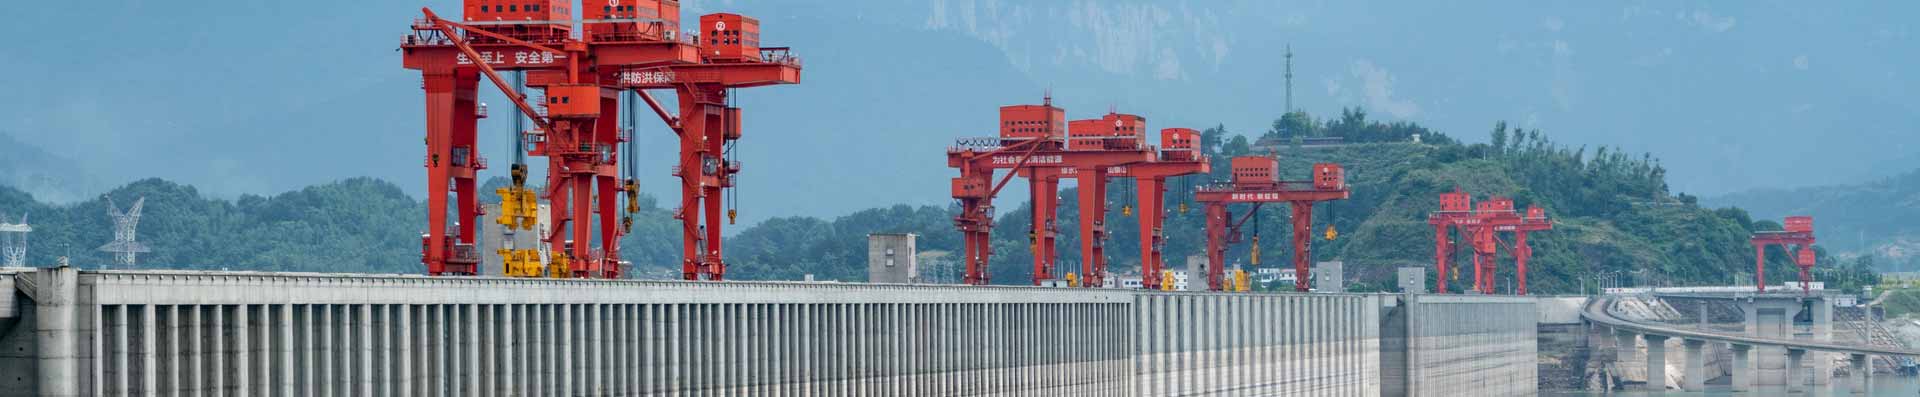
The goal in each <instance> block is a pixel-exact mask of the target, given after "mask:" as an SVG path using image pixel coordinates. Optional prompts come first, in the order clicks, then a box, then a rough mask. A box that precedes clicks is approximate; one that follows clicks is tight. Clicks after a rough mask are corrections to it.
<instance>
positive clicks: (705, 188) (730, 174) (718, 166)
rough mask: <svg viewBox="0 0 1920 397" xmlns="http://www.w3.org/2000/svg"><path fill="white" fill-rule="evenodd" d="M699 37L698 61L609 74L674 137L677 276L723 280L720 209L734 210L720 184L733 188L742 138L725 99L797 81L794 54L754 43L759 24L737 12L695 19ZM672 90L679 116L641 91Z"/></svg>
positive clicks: (735, 111)
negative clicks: (740, 92)
mask: <svg viewBox="0 0 1920 397" xmlns="http://www.w3.org/2000/svg"><path fill="white" fill-rule="evenodd" d="M700 26H701V27H702V29H705V30H704V31H703V32H702V34H704V35H705V36H704V37H705V38H701V39H696V40H698V41H699V42H700V45H701V46H702V47H701V53H700V55H701V58H702V62H701V63H699V64H674V65H664V66H644V65H630V66H628V67H626V68H625V69H622V70H620V71H619V72H618V74H617V75H616V76H614V81H615V85H616V86H617V87H620V88H623V89H633V90H637V91H639V94H640V98H641V99H643V100H645V101H646V103H647V106H648V107H650V108H652V109H653V111H654V113H655V114H657V115H659V116H660V119H661V120H662V121H664V122H666V123H667V125H668V126H669V127H671V128H672V129H673V131H674V133H675V134H677V135H679V137H680V162H679V164H678V165H676V166H674V169H673V174H674V176H677V177H679V178H680V208H679V209H678V210H677V211H675V212H674V217H675V218H678V219H680V224H681V235H682V237H683V238H684V240H683V241H684V243H683V245H682V251H683V253H684V254H685V259H684V260H683V261H682V262H681V273H682V277H684V278H685V279H687V280H700V279H702V278H703V277H704V278H705V279H707V280H721V279H724V278H725V275H726V272H727V263H726V261H725V260H724V259H723V258H722V252H723V251H722V250H721V241H720V231H721V230H720V229H721V221H720V218H721V216H722V211H721V210H722V209H725V213H724V215H725V217H726V222H727V223H729V224H730V223H733V220H734V217H735V216H737V215H738V212H737V209H735V208H729V207H726V205H725V204H726V201H725V197H724V196H723V195H724V194H735V195H736V197H737V193H732V192H723V190H725V189H728V188H732V187H734V186H735V182H736V181H735V179H734V175H735V174H738V173H740V164H741V162H740V158H739V155H738V152H735V149H736V148H737V147H738V142H737V141H738V140H739V139H740V137H741V123H740V120H741V117H740V114H741V111H740V108H739V107H737V106H733V105H732V104H731V102H729V99H730V98H731V97H732V93H733V90H734V89H738V88H750V87H762V86H769V85H779V84H797V83H799V82H800V59H799V58H798V57H795V56H793V55H792V54H791V53H790V52H789V50H788V49H787V48H786V47H760V22H759V21H758V20H755V19H753V18H749V17H745V16H741V15H736V14H710V15H706V16H702V17H700ZM650 89H671V90H673V91H674V95H675V97H677V98H679V100H680V106H679V112H678V113H677V114H669V113H667V110H666V108H665V107H663V106H662V105H661V104H660V103H659V102H658V101H656V100H654V99H653V97H652V96H650V95H648V94H647V93H646V92H645V90H650ZM703 219H704V222H703V221H702V220H703Z"/></svg>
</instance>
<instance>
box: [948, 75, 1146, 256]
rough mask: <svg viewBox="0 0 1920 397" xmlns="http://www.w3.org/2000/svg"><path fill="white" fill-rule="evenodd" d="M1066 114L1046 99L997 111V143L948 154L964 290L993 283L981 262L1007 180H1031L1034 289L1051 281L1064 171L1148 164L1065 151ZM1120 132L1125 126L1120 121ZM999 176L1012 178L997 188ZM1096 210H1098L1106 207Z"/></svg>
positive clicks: (1123, 154)
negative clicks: (954, 172) (996, 200)
mask: <svg viewBox="0 0 1920 397" xmlns="http://www.w3.org/2000/svg"><path fill="white" fill-rule="evenodd" d="M1065 115H1066V111H1065V110H1062V109H1060V108H1057V107H1054V106H1053V100H1052V98H1050V97H1049V98H1047V99H1046V101H1045V102H1044V103H1043V104H1040V105H1014V106H1003V107H1001V108H1000V136H999V137H997V138H965V139H961V140H960V141H959V144H958V145H955V146H953V147H949V148H947V166H949V167H954V168H957V169H959V170H960V177H957V178H954V179H953V198H954V199H956V200H959V201H960V204H961V213H960V215H958V216H956V217H955V218H954V225H955V226H957V227H958V228H959V229H960V232H961V234H962V240H963V242H964V244H963V245H964V247H965V252H964V255H965V258H964V260H965V261H966V264H967V273H966V276H965V278H964V280H965V282H966V283H968V284H975V285H983V284H987V283H989V282H990V281H991V278H990V277H989V275H988V274H987V263H988V262H987V260H988V257H990V256H991V255H992V240H991V234H992V230H993V217H994V213H993V198H994V197H995V196H996V195H998V194H999V192H1000V189H1002V188H1004V187H1006V184H1007V182H1009V181H1011V179H1012V177H1013V176H1015V175H1019V176H1025V177H1027V178H1028V179H1029V180H1031V181H1032V182H1031V183H1032V189H1030V193H1031V195H1032V200H1033V201H1032V204H1033V213H1034V215H1033V225H1032V228H1031V229H1030V231H1029V232H1028V242H1029V244H1031V248H1032V250H1033V253H1034V258H1033V261H1034V264H1033V267H1034V269H1033V283H1034V284H1035V285H1038V284H1040V283H1041V282H1043V281H1046V280H1051V279H1054V278H1055V276H1054V274H1055V273H1054V270H1055V269H1054V261H1055V260H1056V259H1057V254H1056V253H1055V251H1054V249H1055V247H1054V238H1055V237H1054V235H1055V234H1056V230H1055V225H1054V223H1055V219H1054V210H1055V209H1056V208H1057V206H1058V202H1057V198H1058V195H1059V190H1058V187H1059V178H1060V177H1061V176H1062V175H1065V174H1068V172H1069V170H1081V169H1087V170H1093V169H1099V170H1106V169H1107V168H1108V167H1113V166H1120V165H1127V164H1134V163H1140V162H1148V161H1152V160H1153V158H1154V153H1153V148H1152V147H1149V146H1140V147H1137V148H1135V149H1131V150H1125V149H1123V150H1071V149H1069V148H1068V146H1067V140H1066V139H1064V138H1065V135H1066V132H1067V131H1066V127H1067V123H1066V120H1065V119H1066V117H1065ZM1109 116H1110V117H1115V118H1122V117H1124V118H1131V119H1134V120H1136V121H1137V122H1138V123H1140V125H1142V127H1141V128H1144V121H1145V120H1144V119H1139V117H1138V116H1131V115H1117V114H1116V115H1109ZM1122 125H1123V126H1127V125H1129V124H1127V122H1126V121H1124V120H1122ZM1084 139H1094V138H1084ZM1099 139H1100V140H1105V139H1106V138H1099ZM1000 169H1009V170H1012V172H1010V173H1009V174H1008V175H1007V176H1006V177H1005V178H1002V179H1001V180H1000V181H999V182H998V183H996V182H994V181H993V179H994V172H995V171H996V170H1000ZM1099 174H1100V175H1101V176H1100V177H1099V178H1096V179H1102V180H1101V181H1100V184H1102V185H1104V171H1102V172H1100V173H1099ZM1077 176H1078V175H1076V177H1077ZM1087 188H1088V187H1084V186H1083V187H1082V189H1087ZM1096 197H1099V196H1096ZM1102 202H1104V201H1102ZM1097 207H1100V208H1104V205H1100V206H1097Z"/></svg>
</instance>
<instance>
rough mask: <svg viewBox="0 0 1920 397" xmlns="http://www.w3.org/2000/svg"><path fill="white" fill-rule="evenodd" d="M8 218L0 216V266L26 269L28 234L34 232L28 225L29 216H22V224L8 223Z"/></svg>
mask: <svg viewBox="0 0 1920 397" xmlns="http://www.w3.org/2000/svg"><path fill="white" fill-rule="evenodd" d="M8 222H9V221H8V220H7V216H6V215H4V214H0V266H6V267H24V266H26V265H27V233H30V232H33V226H30V225H27V215H25V214H22V215H20V223H8Z"/></svg>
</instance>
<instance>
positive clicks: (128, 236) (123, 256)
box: [100, 197, 152, 266]
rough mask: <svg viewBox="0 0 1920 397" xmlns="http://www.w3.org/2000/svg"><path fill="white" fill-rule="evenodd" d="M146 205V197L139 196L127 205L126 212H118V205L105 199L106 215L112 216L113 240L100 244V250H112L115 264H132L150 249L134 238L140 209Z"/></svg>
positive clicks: (109, 199) (138, 225)
mask: <svg viewBox="0 0 1920 397" xmlns="http://www.w3.org/2000/svg"><path fill="white" fill-rule="evenodd" d="M146 205H147V198H146V197H141V198H140V199H138V200H134V201H133V206H132V207H127V211H126V212H120V208H119V206H116V205H114V204H113V199H112V198H108V199H107V216H109V217H112V218H113V241H112V242H108V243H107V244H106V245H102V246H100V250H101V251H106V252H112V253H113V262H114V263H115V264H118V265H120V266H133V265H134V264H136V263H137V262H138V259H139V258H138V255H139V254H140V253H142V252H151V251H152V250H150V249H148V248H147V245H146V244H142V243H140V242H139V241H136V240H135V238H134V237H135V233H134V232H135V230H136V228H139V227H140V211H141V209H143V208H144V207H146Z"/></svg>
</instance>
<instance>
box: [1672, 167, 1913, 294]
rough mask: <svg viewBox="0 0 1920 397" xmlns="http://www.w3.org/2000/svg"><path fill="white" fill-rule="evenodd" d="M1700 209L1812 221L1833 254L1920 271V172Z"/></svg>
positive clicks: (1767, 193) (1743, 197)
mask: <svg viewBox="0 0 1920 397" xmlns="http://www.w3.org/2000/svg"><path fill="white" fill-rule="evenodd" d="M1701 204H1705V205H1715V206H1724V205H1732V206H1739V207H1741V208H1745V209H1746V210H1747V212H1748V213H1750V214H1752V215H1753V217H1754V218H1756V219H1771V220H1775V221H1776V222H1777V221H1778V220H1780V219H1781V218H1784V217H1787V216H1791V215H1809V216H1813V225H1814V231H1815V232H1816V236H1815V237H1816V238H1818V239H1819V244H1820V245H1821V246H1825V247H1827V249H1828V250H1831V251H1836V252H1844V253H1850V254H1864V253H1871V254H1874V255H1876V256H1879V257H1882V258H1887V259H1891V260H1893V261H1894V262H1893V263H1896V264H1908V263H1911V264H1913V265H1920V170H1912V171H1909V172H1907V173H1905V174H1902V175H1899V176H1895V177H1889V178H1886V179H1881V180H1877V181H1873V182H1867V183H1860V184H1845V185H1827V186H1814V187H1803V188H1795V189H1760V190H1753V191H1746V192H1740V193H1734V194H1729V195H1725V196H1719V197H1710V198H1706V199H1702V200H1701ZM1900 269H1901V270H1909V271H1912V270H1920V268H1900Z"/></svg>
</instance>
